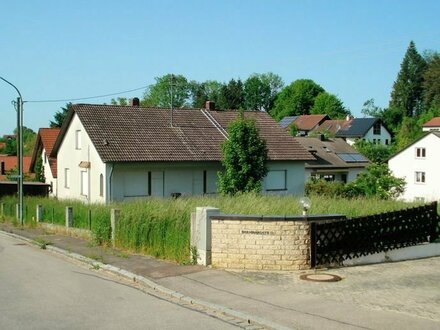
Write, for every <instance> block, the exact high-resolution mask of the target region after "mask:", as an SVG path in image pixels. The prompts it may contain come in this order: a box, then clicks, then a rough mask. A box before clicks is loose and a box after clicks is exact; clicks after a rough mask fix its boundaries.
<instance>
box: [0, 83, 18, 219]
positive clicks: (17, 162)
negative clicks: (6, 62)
mask: <svg viewBox="0 0 440 330" xmlns="http://www.w3.org/2000/svg"><path fill="white" fill-rule="evenodd" d="M0 79H1V80H3V81H4V82H5V83H7V84H9V85H11V86H12V87H13V88H14V89H15V90H16V91H17V93H18V97H17V103H16V110H17V139H16V141H17V165H18V166H17V167H18V176H17V192H18V214H17V215H18V221H19V223H20V224H21V225H23V103H24V102H23V98H22V97H21V93H20V91H19V90H18V88H17V87H15V85H14V84H12V83H11V82H9V81H7V80H6V79H5V78H3V77H0Z"/></svg>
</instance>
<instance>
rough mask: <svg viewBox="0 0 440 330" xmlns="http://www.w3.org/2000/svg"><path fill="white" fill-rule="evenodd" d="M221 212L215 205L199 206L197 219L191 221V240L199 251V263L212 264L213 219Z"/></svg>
mask: <svg viewBox="0 0 440 330" xmlns="http://www.w3.org/2000/svg"><path fill="white" fill-rule="evenodd" d="M219 213H220V210H219V209H217V208H215V207H210V206H207V207H197V208H196V217H195V221H191V225H192V228H191V234H192V235H193V236H195V237H191V242H192V243H193V244H194V246H195V248H196V251H197V264H199V265H204V266H208V265H210V264H211V219H210V217H211V216H213V215H217V214H219Z"/></svg>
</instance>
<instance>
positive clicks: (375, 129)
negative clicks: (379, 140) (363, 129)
mask: <svg viewBox="0 0 440 330" xmlns="http://www.w3.org/2000/svg"><path fill="white" fill-rule="evenodd" d="M381 126H382V125H381V124H380V121H377V122H375V123H374V126H373V134H374V135H380V129H381Z"/></svg>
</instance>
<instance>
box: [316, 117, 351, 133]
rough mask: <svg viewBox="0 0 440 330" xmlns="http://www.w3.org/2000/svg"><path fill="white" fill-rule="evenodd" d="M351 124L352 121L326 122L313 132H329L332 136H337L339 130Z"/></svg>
mask: <svg viewBox="0 0 440 330" xmlns="http://www.w3.org/2000/svg"><path fill="white" fill-rule="evenodd" d="M351 122H352V119H351V120H346V119H337V120H326V121H324V122H323V123H322V124H321V125H319V126H318V127H317V128H316V129H314V130H313V131H315V132H320V133H324V132H328V133H330V134H336V133H337V132H338V131H339V130H341V129H345V128H347V127H349V126H350V124H351Z"/></svg>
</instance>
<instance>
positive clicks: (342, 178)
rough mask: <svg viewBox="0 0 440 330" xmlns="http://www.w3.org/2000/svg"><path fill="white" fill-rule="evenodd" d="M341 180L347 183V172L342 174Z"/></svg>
mask: <svg viewBox="0 0 440 330" xmlns="http://www.w3.org/2000/svg"><path fill="white" fill-rule="evenodd" d="M341 181H342V182H344V183H347V173H342V174H341Z"/></svg>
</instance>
